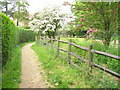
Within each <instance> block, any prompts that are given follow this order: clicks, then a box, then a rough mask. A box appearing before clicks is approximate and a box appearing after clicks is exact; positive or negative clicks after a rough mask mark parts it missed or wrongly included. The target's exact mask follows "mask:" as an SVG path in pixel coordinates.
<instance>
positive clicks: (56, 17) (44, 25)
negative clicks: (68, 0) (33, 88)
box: [31, 7, 64, 38]
mask: <svg viewBox="0 0 120 90" xmlns="http://www.w3.org/2000/svg"><path fill="white" fill-rule="evenodd" d="M63 16H64V14H62V13H60V11H59V8H57V7H55V8H45V9H44V10H43V11H42V12H39V13H36V14H35V15H34V19H33V20H32V22H31V24H32V26H33V28H34V30H36V29H37V30H39V35H42V34H46V35H48V36H49V37H53V38H55V34H56V31H57V30H58V29H59V28H61V27H62V22H63V20H64V18H63Z"/></svg>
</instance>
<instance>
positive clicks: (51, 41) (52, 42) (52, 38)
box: [51, 37, 53, 47]
mask: <svg viewBox="0 0 120 90" xmlns="http://www.w3.org/2000/svg"><path fill="white" fill-rule="evenodd" d="M52 45H53V37H51V47H52Z"/></svg>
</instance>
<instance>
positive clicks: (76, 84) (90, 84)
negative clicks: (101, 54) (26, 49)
mask: <svg viewBox="0 0 120 90" xmlns="http://www.w3.org/2000/svg"><path fill="white" fill-rule="evenodd" d="M54 44H56V43H54ZM61 47H62V44H61ZM32 49H33V50H34V51H35V52H36V53H37V55H38V56H39V61H40V62H42V66H43V67H44V71H45V74H46V75H47V81H48V82H49V83H50V84H51V85H53V86H54V87H56V88H117V87H118V85H117V81H115V78H114V77H112V76H111V75H106V73H104V72H103V71H101V70H99V69H93V72H94V73H93V75H92V76H91V77H89V76H88V72H87V70H88V65H87V64H86V63H82V62H81V63H82V64H80V68H81V69H82V70H81V71H79V70H78V69H76V68H75V67H73V66H72V65H70V64H68V61H67V60H66V59H63V58H60V57H56V49H54V48H51V47H50V46H41V44H40V43H38V42H37V43H36V44H35V45H33V46H32ZM60 54H63V53H60ZM63 56H64V57H66V55H65V54H63ZM50 87H51V86H50Z"/></svg>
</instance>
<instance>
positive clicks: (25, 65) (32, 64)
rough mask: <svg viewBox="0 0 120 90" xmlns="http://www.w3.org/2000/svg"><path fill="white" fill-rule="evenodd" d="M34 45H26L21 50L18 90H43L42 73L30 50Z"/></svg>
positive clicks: (35, 57)
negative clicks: (20, 74) (22, 89)
mask: <svg viewBox="0 0 120 90" xmlns="http://www.w3.org/2000/svg"><path fill="white" fill-rule="evenodd" d="M33 44H34V43H31V44H27V45H25V46H24V47H23V48H22V76H21V79H22V82H21V83H20V85H19V87H20V88H45V87H46V85H45V81H43V78H42V75H41V73H42V72H43V70H42V68H41V67H40V63H39V62H38V61H37V60H38V57H37V55H36V54H35V52H34V51H33V50H32V49H31V46H32V45H33Z"/></svg>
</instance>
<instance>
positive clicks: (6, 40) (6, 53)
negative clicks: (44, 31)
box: [0, 13, 35, 64]
mask: <svg viewBox="0 0 120 90" xmlns="http://www.w3.org/2000/svg"><path fill="white" fill-rule="evenodd" d="M0 17H1V22H2V23H0V26H1V28H0V31H2V62H3V64H4V63H6V62H7V61H8V60H10V57H11V53H12V50H13V48H14V47H15V45H17V44H20V43H23V42H28V41H34V40H35V34H34V32H33V31H32V30H28V29H22V28H20V27H17V26H16V25H15V24H14V22H13V21H12V20H11V19H10V18H9V17H8V16H6V15H5V14H4V13H0Z"/></svg>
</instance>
